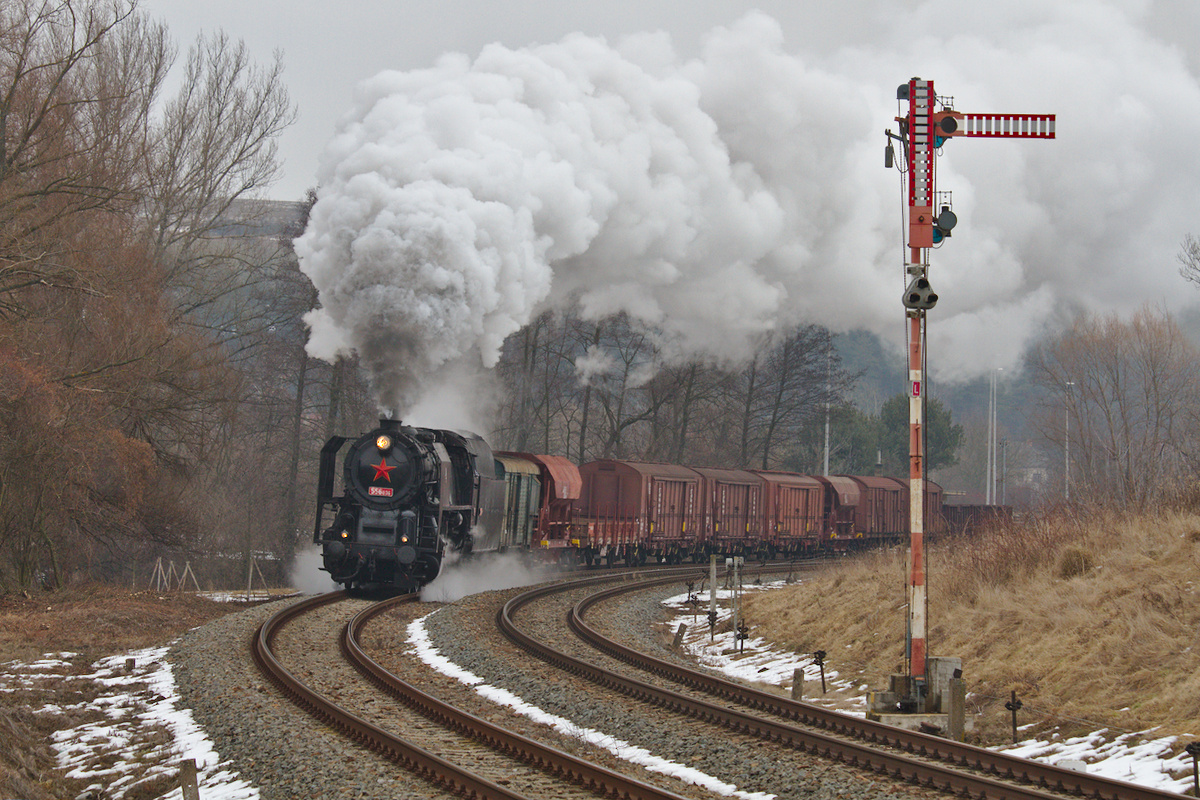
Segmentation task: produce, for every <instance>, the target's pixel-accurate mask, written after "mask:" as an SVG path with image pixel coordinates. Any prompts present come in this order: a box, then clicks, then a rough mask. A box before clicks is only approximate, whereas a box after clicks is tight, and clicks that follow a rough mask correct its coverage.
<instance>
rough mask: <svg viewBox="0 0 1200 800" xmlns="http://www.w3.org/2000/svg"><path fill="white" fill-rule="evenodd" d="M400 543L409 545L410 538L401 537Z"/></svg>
mask: <svg viewBox="0 0 1200 800" xmlns="http://www.w3.org/2000/svg"><path fill="white" fill-rule="evenodd" d="M400 543H401V544H408V537H407V536H401V537H400Z"/></svg>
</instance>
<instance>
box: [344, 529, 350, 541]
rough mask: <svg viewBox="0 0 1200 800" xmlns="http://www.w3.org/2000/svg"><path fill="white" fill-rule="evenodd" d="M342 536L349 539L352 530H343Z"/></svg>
mask: <svg viewBox="0 0 1200 800" xmlns="http://www.w3.org/2000/svg"><path fill="white" fill-rule="evenodd" d="M342 538H343V539H349V538H350V531H342Z"/></svg>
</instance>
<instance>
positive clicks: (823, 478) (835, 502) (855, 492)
mask: <svg viewBox="0 0 1200 800" xmlns="http://www.w3.org/2000/svg"><path fill="white" fill-rule="evenodd" d="M814 477H815V478H816V479H817V480H818V481H820V482H821V483H822V484H823V485H824V486H825V487H826V491H825V510H824V513H823V515H822V516H823V520H822V531H821V536H822V539H823V541H825V542H826V543H825V544H824V545H822V549H826V548H832V549H833V550H835V551H842V550H846V549H848V548H849V547H850V544H851V543H852V542H853V540H854V533H855V530H856V529H857V527H858V514H859V502H860V498H861V494H862V490H861V488H860V487H859V485H858V483H857V482H855V481H854V480H853V479H852V478H847V477H845V476H842V475H816V476H814ZM830 541H832V544H829V542H830Z"/></svg>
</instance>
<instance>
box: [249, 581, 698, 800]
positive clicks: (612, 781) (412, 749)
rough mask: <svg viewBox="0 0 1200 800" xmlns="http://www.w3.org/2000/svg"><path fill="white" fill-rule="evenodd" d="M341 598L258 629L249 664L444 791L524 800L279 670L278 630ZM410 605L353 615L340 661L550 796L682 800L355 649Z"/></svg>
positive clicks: (295, 609) (314, 601)
mask: <svg viewBox="0 0 1200 800" xmlns="http://www.w3.org/2000/svg"><path fill="white" fill-rule="evenodd" d="M345 597H346V595H345V594H344V593H331V594H326V595H321V596H318V597H314V598H311V599H309V600H306V601H302V602H300V603H297V604H295V605H293V606H290V607H289V608H286V609H284V610H282V611H280V612H279V613H277V614H275V615H274V616H272V617H271V618H270V619H268V620H267V621H266V622H264V623H263V625H262V626H261V627H260V628H259V629H258V631H257V633H256V634H255V636H254V639H253V642H252V646H251V649H252V653H253V656H254V659H255V661H256V662H257V664H258V666H259V668H260V669H261V670H262V671H263V673H264V674H266V675H267V676H268V677H269V678H270V679H271V680H272V682H274V683H275V684H276V685H277V686H278V687H279V688H280V689H281V690H282V691H283V692H284V694H286V695H287V696H288V697H289V698H290V699H291V700H292V701H293V702H294V703H295V704H296V705H298V706H300V707H302V708H304V709H305V710H306V711H308V712H309V713H311V714H312V715H313V716H315V717H317V718H318V719H320V720H322V721H324V722H326V723H328V724H330V725H332V726H333V727H335V728H337V729H338V730H340V731H341V732H342V733H343V734H344V735H346V736H347V737H349V738H350V739H353V740H354V741H356V742H358V743H360V744H362V745H363V746H365V747H367V748H369V749H371V750H374V751H376V752H378V753H381V754H383V755H384V756H386V757H388V758H390V759H392V760H393V761H396V762H397V763H399V764H401V765H402V766H403V767H404V768H405V769H407V770H409V771H411V772H414V773H416V774H417V775H419V776H421V777H423V778H425V779H427V780H429V781H430V782H431V783H434V784H435V785H437V786H440V787H442V788H443V789H446V790H448V791H450V792H452V793H456V794H460V795H463V796H466V797H475V798H496V799H497V800H528V798H527V797H526V796H525V795H521V794H518V793H516V792H513V791H512V790H510V789H507V788H505V787H503V786H500V785H498V784H497V783H495V782H492V781H490V780H488V779H487V778H484V777H482V776H479V775H477V774H474V773H473V772H471V770H470V769H468V768H465V767H462V766H460V765H458V764H455V763H452V762H450V761H448V760H446V759H443V758H441V757H439V756H437V755H435V754H433V753H430V752H428V751H427V750H425V749H423V748H421V747H420V746H418V745H416V744H414V743H412V742H410V741H408V740H405V739H403V738H401V737H399V736H397V735H395V734H393V733H391V732H389V731H386V730H384V729H382V728H380V727H379V726H376V725H374V724H372V723H370V722H368V721H367V720H364V719H362V718H360V717H358V716H356V715H354V714H352V713H350V712H349V711H347V710H346V709H344V708H342V707H340V706H339V705H337V704H336V703H334V702H332V701H331V700H329V699H328V698H325V697H323V696H321V695H320V694H318V693H317V692H315V691H313V690H312V689H311V688H310V687H308V686H306V685H305V684H304V683H303V682H302V681H300V680H299V679H298V678H296V677H295V675H293V674H292V673H291V672H290V671H289V670H288V669H287V668H286V667H284V665H283V664H282V663H281V662H280V660H279V659H278V657H277V656H276V655H275V653H274V651H273V646H272V645H273V642H274V639H275V637H276V635H277V634H278V632H279V630H280V629H281V628H283V626H284V625H286V624H287V623H289V622H291V621H293V620H295V619H297V618H298V617H300V616H302V615H304V614H306V613H309V612H311V611H314V610H316V609H318V608H321V607H322V606H325V605H328V604H330V603H333V602H337V601H339V600H342V599H344V598H345ZM415 598H416V595H405V596H402V597H396V598H392V599H390V600H386V601H383V602H381V603H376V604H374V605H372V606H370V607H369V608H367V609H365V610H363V611H362V612H360V613H359V614H357V615H355V617H354V618H353V619H351V620H350V621H349V622H348V623H347V624H346V626H345V628H344V629H343V633H342V636H341V648H342V652H343V654H344V655H345V657H346V658H347V659H348V660H350V661H351V662H352V663H353V664H354V665H355V667H356V668H358V669H359V670H360V671H361V672H362V673H363V674H364V675H366V676H367V677H368V678H369V679H370V680H371V681H372V682H373V683H374V684H375V685H377V686H379V687H380V688H381V689H383V690H384V691H385V692H387V693H388V694H390V695H391V696H393V697H395V698H396V699H397V700H399V701H400V702H402V703H403V704H404V705H406V706H408V707H409V708H411V709H413V710H415V711H417V712H418V713H420V714H422V715H423V716H425V717H427V718H429V719H430V720H433V721H434V722H435V723H437V724H439V725H441V726H443V727H445V728H448V729H450V730H453V731H455V732H457V733H459V734H461V735H464V736H468V737H470V738H472V739H474V740H476V741H478V742H480V743H482V744H483V745H485V746H486V747H489V748H491V749H492V750H495V751H496V752H499V753H502V754H504V755H506V756H508V757H510V758H512V759H515V760H517V761H521V762H523V763H525V764H527V765H531V766H533V767H535V768H537V769H538V770H541V771H542V772H543V773H545V774H546V775H548V776H551V777H552V778H553V779H554V780H555V781H558V782H560V783H561V784H571V785H572V786H571V789H570V790H569V789H568V787H566V786H563V787H562V789H563V790H564V791H562V792H556V793H555V794H554V796H565V795H566V794H567V793H568V792H570V793H571V794H577V793H578V792H579V789H578V788H575V787H580V788H581V789H582V790H584V792H586V793H588V794H592V795H597V796H605V797H620V798H629V800H684V798H683V797H682V796H680V795H677V794H674V793H671V792H667V791H664V790H662V789H659V788H657V787H655V786H651V785H649V784H646V783H642V782H640V781H637V780H635V779H632V778H629V777H627V776H625V775H621V774H619V773H616V772H613V771H611V770H608V769H606V768H604V767H601V766H599V765H596V764H593V763H591V762H588V761H585V760H582V759H579V758H576V757H574V756H572V755H570V754H568V753H565V752H562V751H560V750H557V749H555V748H553V747H549V746H547V745H543V744H541V743H539V742H536V741H534V740H531V739H528V738H526V737H524V736H521V735H520V734H517V733H515V732H512V731H508V730H506V729H504V728H502V727H500V726H497V725H493V724H492V723H489V722H487V721H485V720H482V719H480V718H478V717H475V716H473V715H471V714H469V713H467V712H465V711H462V710H460V709H458V708H455V707H454V706H451V705H449V704H447V703H444V702H442V701H441V700H438V699H437V698H435V697H433V696H432V695H429V694H427V693H425V692H422V691H421V690H419V689H417V688H416V687H414V686H412V685H410V684H408V683H406V682H404V681H402V680H400V679H399V678H398V677H397V676H395V675H394V674H392V673H390V672H388V671H387V670H386V669H384V668H383V667H382V666H380V665H379V664H378V663H377V662H375V661H374V660H373V659H371V657H370V656H368V655H367V653H366V651H365V650H364V648H363V647H362V645H361V643H360V635H361V632H362V630H363V628H364V627H365V626H366V625H367V624H368V623H369V622H370V620H371V619H372V618H374V617H376V616H378V615H379V614H382V613H384V612H385V611H387V610H388V609H390V608H393V607H394V606H395V605H397V604H399V603H403V602H409V601H412V600H414V599H415ZM572 790H573V791H572ZM542 796H549V795H542Z"/></svg>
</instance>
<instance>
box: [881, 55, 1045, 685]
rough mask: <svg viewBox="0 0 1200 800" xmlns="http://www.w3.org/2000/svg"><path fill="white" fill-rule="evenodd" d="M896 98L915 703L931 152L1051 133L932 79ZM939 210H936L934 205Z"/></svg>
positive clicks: (1032, 118) (942, 211) (946, 204)
mask: <svg viewBox="0 0 1200 800" xmlns="http://www.w3.org/2000/svg"><path fill="white" fill-rule="evenodd" d="M896 99H897V101H898V102H899V103H900V105H901V109H900V110H901V111H904V110H905V109H904V105H905V104H906V103H907V113H905V114H904V116H898V117H896V121H897V122H898V123H899V125H900V135H896V134H893V133H892V132H891V131H890V130H889V131H887V136H888V142H887V152H886V156H885V161H884V163H885V165H886V166H888V167H891V166H892V165H893V160H894V152H893V149H892V140H893V139H895V140H897V141H899V142H900V143H901V144H902V146H903V147H904V166H903V168H904V169H905V171H906V172H907V183H908V187H907V188H908V191H907V194H908V198H907V199H908V230H907V237H906V239H907V241H906V244H905V249H906V251H907V257H906V259H905V267H904V271H905V280H906V281H907V282H908V285H907V288H906V289H905V290H904V297H903V303H904V308H905V319H906V322H907V328H908V384H909V385H908V389H909V403H908V410H909V479H910V485H909V525H910V529H911V535H910V542H909V561H910V566H909V578H908V625H907V631H908V632H907V636H906V638H907V643H906V644H907V647H906V651H907V653H908V670H909V675H910V676H911V677H912V683H913V687H912V688H913V691H914V694H915V696H914V697H913V698H911V699H913V700H916V704H917V706H918V707H920V706H922V705H923V701H924V698H925V695H926V688H925V683H926V663H925V661H926V652H925V645H926V643H925V637H926V612H927V595H926V587H925V403H924V399H925V398H924V388H925V385H926V383H925V332H926V324H925V314H926V312H927V311H929V310H930V309H932V308H933V307H934V306H935V305H936V304H937V300H938V297H937V295H936V294H935V293H934V292H933V289H932V287H931V286H930V283H929V257H928V254H929V251H930V250H931V249H932V248H933V247H935V246H937V245H940V244H941V243H942V242H943V241H944V240H945V239H947V238H949V237H950V232H951V231H952V230H953V228H954V226H955V225H956V224H957V223H958V218H957V217H956V216H955V214H954V211H953V210H952V203H951V202H950V194H949V192H944V193H938V192H936V191H935V187H934V164H935V157H936V155H937V153H938V151H939V150H940V149H941V147H942V145H943V144H945V142H946V141H947V140H948V139H950V138H952V137H956V136H967V137H989V138H1026V139H1029V138H1033V139H1053V138H1054V123H1055V119H1054V115H1053V114H963V113H961V112H958V111H955V110H954V108H953V105H954V101H953V98H946V97H938V96H937V95H936V94H935V93H934V89H933V81H928V80H922V79H921V78H913V79H912V80H910V81H908V83H904V84H901V85H900V87H899V88H898V89H897V90H896ZM935 209H936V211H935Z"/></svg>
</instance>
